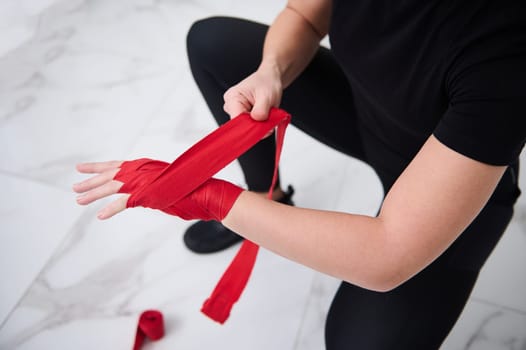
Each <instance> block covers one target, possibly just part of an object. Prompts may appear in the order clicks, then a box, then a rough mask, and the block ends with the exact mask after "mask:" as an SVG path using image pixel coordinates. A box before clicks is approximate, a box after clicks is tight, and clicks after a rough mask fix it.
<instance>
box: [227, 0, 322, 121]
mask: <svg viewBox="0 0 526 350" xmlns="http://www.w3.org/2000/svg"><path fill="white" fill-rule="evenodd" d="M330 11H331V1H330V0H291V1H289V2H288V3H287V7H286V8H285V9H284V10H283V11H281V13H280V14H279V15H278V16H277V17H276V19H275V21H274V22H273V23H272V25H271V26H270V28H269V30H268V32H267V35H266V37H265V43H264V47H263V58H262V60H261V63H260V65H259V68H258V69H257V70H256V71H255V72H254V73H252V74H251V75H249V76H248V77H247V78H245V79H244V80H242V81H241V82H239V83H238V84H236V85H234V86H232V87H231V88H230V89H228V90H227V92H226V93H225V95H224V100H225V105H224V110H225V111H226V112H227V113H228V114H229V115H230V116H231V117H232V118H233V117H235V116H237V115H239V114H241V113H243V112H250V113H251V115H252V118H254V119H256V120H264V119H266V118H267V115H268V111H269V109H270V107H278V106H279V104H280V100H281V94H282V91H283V89H284V88H285V87H287V86H288V85H289V84H290V83H291V82H292V81H293V80H294V79H295V78H296V77H297V76H298V75H299V74H300V73H301V72H302V71H303V70H304V69H305V67H306V66H307V64H308V63H309V62H310V61H311V59H312V57H313V56H314V54H315V53H316V50H317V49H318V47H319V43H320V40H321V39H322V38H323V37H324V36H325V35H326V34H327V31H328V29H329V18H330Z"/></svg>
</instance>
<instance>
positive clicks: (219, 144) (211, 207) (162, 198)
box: [115, 108, 290, 323]
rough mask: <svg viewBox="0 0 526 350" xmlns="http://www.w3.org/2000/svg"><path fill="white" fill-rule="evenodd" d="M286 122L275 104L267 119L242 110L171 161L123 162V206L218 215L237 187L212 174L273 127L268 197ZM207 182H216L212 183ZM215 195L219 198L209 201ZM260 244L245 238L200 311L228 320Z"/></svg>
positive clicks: (193, 215) (223, 212)
mask: <svg viewBox="0 0 526 350" xmlns="http://www.w3.org/2000/svg"><path fill="white" fill-rule="evenodd" d="M289 122H290V114H288V113H287V112H285V111H284V110H281V109H277V108H272V109H271V110H270V113H269V117H268V119H267V120H265V121H255V120H253V119H252V118H251V117H250V115H249V114H248V113H243V114H241V115H239V116H238V117H236V118H234V119H232V120H230V121H229V122H227V123H225V124H223V125H222V126H221V127H219V128H218V129H216V130H215V131H214V132H212V133H210V134H209V135H207V136H206V137H205V138H203V139H202V140H200V141H199V142H197V143H196V144H195V145H193V146H192V147H190V148H189V149H188V150H187V151H186V152H184V153H183V154H182V155H181V156H180V157H178V158H177V159H176V160H175V161H174V162H173V163H171V164H169V165H168V164H167V163H164V162H159V161H152V160H149V159H138V160H135V161H131V162H125V163H123V165H122V166H121V171H119V173H118V174H117V175H116V176H115V179H117V180H120V181H122V182H124V185H123V186H122V188H121V190H120V191H119V192H124V193H130V194H131V196H130V197H129V199H128V202H127V207H135V206H143V207H148V208H154V209H160V210H163V211H165V212H167V213H170V214H172V215H178V216H181V217H183V218H185V219H190V218H202V219H205V220H209V219H216V220H222V218H224V216H226V214H227V213H228V211H229V210H230V208H231V206H232V205H233V203H234V201H235V199H237V196H239V194H240V192H241V191H240V190H237V189H235V188H233V187H232V186H234V185H231V184H229V183H228V185H225V183H224V181H223V183H222V184H217V183H215V181H220V182H221V181H222V180H216V179H210V178H211V177H212V176H213V175H214V174H215V173H217V172H218V171H219V170H221V169H222V168H224V167H225V166H226V165H228V164H229V163H231V162H232V161H233V160H235V159H237V158H238V157H239V156H240V155H242V154H243V153H245V152H246V151H247V150H249V149H250V148H251V147H252V146H253V145H255V144H256V143H257V142H259V141H260V140H261V139H262V138H263V137H264V136H265V135H266V134H267V133H268V132H269V131H271V130H273V129H274V128H276V127H277V130H276V160H275V168H274V174H273V179H272V184H271V186H270V189H269V192H268V197H269V198H271V197H272V191H273V189H274V186H275V184H276V181H277V173H278V164H279V159H280V154H281V149H282V147H283V140H284V136H285V129H286V127H287V125H288V124H289ZM212 180H214V181H212ZM211 182H214V184H212V185H210V183H211ZM203 186H205V187H206V188H203ZM197 192H199V193H197ZM201 192H202V193H201ZM192 193H193V195H192ZM215 197H220V198H219V199H215V200H212V201H211V200H210V199H211V198H212V199H213V198H215ZM203 198H205V199H206V200H203ZM185 201H186V204H185V203H184V202H185ZM181 203H182V204H181ZM207 215H209V216H207ZM258 248H259V247H258V246H257V245H256V244H254V243H252V242H250V241H248V240H245V241H244V242H243V244H242V246H241V248H240V249H239V251H238V253H237V255H236V256H235V258H234V259H233V260H232V262H231V263H230V265H229V267H228V268H227V270H226V271H225V273H224V274H223V276H222V277H221V279H220V280H219V282H218V284H217V285H216V287H215V289H214V291H213V292H212V294H211V296H210V297H209V298H208V299H207V300H206V301H205V303H204V305H203V307H202V309H201V311H202V312H203V313H204V314H206V315H207V316H209V317H210V318H212V319H213V320H215V321H217V322H219V323H224V322H225V321H226V319H227V318H228V316H229V314H230V310H231V308H232V306H233V305H234V303H235V302H236V301H237V300H238V299H239V297H240V296H241V293H242V292H243V289H244V288H245V285H246V284H247V282H248V279H249V277H250V274H251V272H252V269H253V266H254V263H255V260H256V256H257V253H258Z"/></svg>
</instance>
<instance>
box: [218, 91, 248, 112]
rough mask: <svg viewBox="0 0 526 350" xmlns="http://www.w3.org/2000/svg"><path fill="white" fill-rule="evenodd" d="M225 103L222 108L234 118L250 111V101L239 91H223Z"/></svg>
mask: <svg viewBox="0 0 526 350" xmlns="http://www.w3.org/2000/svg"><path fill="white" fill-rule="evenodd" d="M224 99H225V104H224V105H223V110H224V111H225V112H226V113H227V114H228V115H229V116H230V118H235V117H237V116H238V115H240V114H242V113H247V112H250V110H251V109H252V103H251V102H250V100H249V99H247V98H246V96H244V95H243V94H241V93H240V92H236V93H235V92H232V93H225V96H224Z"/></svg>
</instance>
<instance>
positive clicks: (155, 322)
mask: <svg viewBox="0 0 526 350" xmlns="http://www.w3.org/2000/svg"><path fill="white" fill-rule="evenodd" d="M163 335H164V321H163V315H162V314H161V312H159V311H157V310H147V311H144V312H143V313H142V314H141V316H140V317H139V324H138V325H137V332H136V333H135V342H134V344H133V350H139V349H140V348H141V346H142V343H143V342H144V338H146V337H148V338H149V339H151V340H159V339H161V338H162V337H163Z"/></svg>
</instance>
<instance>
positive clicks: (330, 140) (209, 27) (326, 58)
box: [187, 17, 363, 159]
mask: <svg viewBox="0 0 526 350" xmlns="http://www.w3.org/2000/svg"><path fill="white" fill-rule="evenodd" d="M267 30H268V26H266V25H264V24H260V23H255V22H251V21H247V20H242V19H237V18H230V17H212V18H208V19H204V20H201V21H199V22H196V23H195V24H194V25H193V26H192V28H191V29H190V32H189V34H188V38H187V45H188V54H189V59H190V65H191V67H192V71H193V73H194V76H195V77H196V80H198V81H202V83H200V86H201V88H203V87H204V88H206V86H205V85H207V84H208V85H214V88H215V91H218V93H216V94H215V96H214V98H209V99H207V101H208V103H209V105H211V108H212V109H213V110H214V109H215V110H220V109H222V104H223V99H222V93H224V91H226V90H227V89H228V88H229V87H231V86H232V85H235V84H236V83H238V82H239V81H241V80H242V79H244V78H245V77H247V76H248V75H249V74H251V73H252V72H254V71H255V70H256V69H257V67H258V65H259V63H260V62H261V58H262V48H263V42H264V39H265V35H266V32H267ZM210 90H214V89H212V87H211V88H210ZM281 107H282V108H284V109H285V110H287V111H288V112H289V113H291V114H292V124H293V125H295V126H297V127H298V128H300V129H301V130H303V131H304V132H306V133H307V134H309V135H311V136H312V137H314V138H315V139H317V140H319V141H321V142H323V143H324V144H327V145H328V146H330V147H333V148H334V149H337V150H338V151H341V152H344V153H346V154H348V155H351V156H354V157H358V158H361V159H363V150H362V145H361V139H360V135H359V131H358V128H357V125H356V113H355V109H354V103H353V98H352V92H351V88H350V85H349V83H348V81H347V79H346V77H345V75H344V73H343V72H342V70H341V69H340V67H339V65H338V63H337V62H336V60H335V59H334V57H333V55H332V53H331V51H330V50H328V49H327V48H323V47H320V49H319V50H318V52H317V53H316V55H315V57H314V58H313V60H312V61H311V63H310V64H309V66H308V67H307V68H306V69H305V70H304V71H303V73H302V74H301V75H300V76H299V77H298V78H297V79H296V80H295V81H294V82H293V83H292V84H291V85H290V86H289V87H287V88H286V89H285V91H284V92H283V97H282V101H281ZM216 119H218V117H217V116H216ZM220 119H224V121H226V120H228V116H227V115H226V113H223V115H222V116H220ZM219 122H221V121H219Z"/></svg>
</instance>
